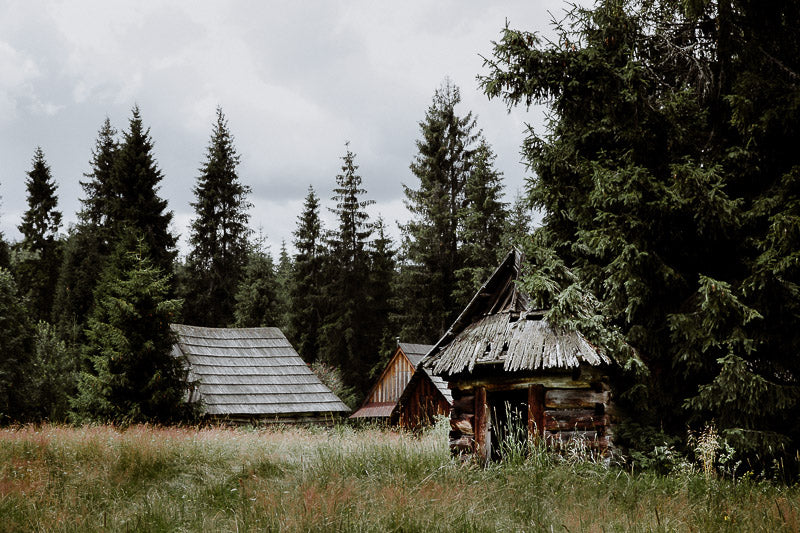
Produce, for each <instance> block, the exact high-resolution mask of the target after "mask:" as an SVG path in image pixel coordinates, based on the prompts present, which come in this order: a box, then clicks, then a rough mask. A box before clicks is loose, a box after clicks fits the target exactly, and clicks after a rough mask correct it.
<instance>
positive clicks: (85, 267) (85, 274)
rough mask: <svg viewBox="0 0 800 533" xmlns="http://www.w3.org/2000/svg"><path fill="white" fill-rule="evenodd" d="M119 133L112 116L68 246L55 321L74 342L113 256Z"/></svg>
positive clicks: (93, 162)
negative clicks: (112, 215)
mask: <svg viewBox="0 0 800 533" xmlns="http://www.w3.org/2000/svg"><path fill="white" fill-rule="evenodd" d="M116 135H117V132H116V130H115V129H114V128H113V127H112V126H111V121H110V120H109V119H108V118H106V119H105V121H104V122H103V125H102V127H101V128H100V131H99V132H98V134H97V140H96V141H95V147H94V150H93V151H92V158H91V160H90V163H89V164H90V167H91V170H90V171H89V172H88V173H86V174H84V176H85V177H86V178H88V179H87V181H85V182H81V187H82V188H83V192H84V197H83V198H81V199H80V201H81V204H82V206H83V207H82V209H81V210H80V211H79V212H78V224H77V225H76V226H75V227H74V228H71V230H70V232H69V235H68V236H67V239H66V241H65V243H64V249H63V259H62V263H61V266H60V270H59V274H58V283H57V284H56V289H55V291H56V292H55V296H54V302H53V313H52V322H53V324H55V325H56V329H57V331H58V334H59V336H60V337H61V338H62V339H64V340H66V341H68V342H70V343H71V344H74V343H76V342H82V337H81V333H82V331H83V329H84V326H85V322H86V318H87V317H88V314H89V312H90V310H91V307H92V301H93V296H92V295H93V293H94V289H95V287H96V286H97V282H98V280H99V279H100V273H101V272H102V271H103V267H104V265H105V262H106V260H107V259H108V256H109V254H110V241H111V234H110V230H109V224H110V209H111V203H112V200H113V191H112V188H111V183H112V178H111V173H112V170H113V167H114V157H115V155H116V152H117V149H118V143H117V141H116Z"/></svg>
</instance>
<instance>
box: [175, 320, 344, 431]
mask: <svg viewBox="0 0 800 533" xmlns="http://www.w3.org/2000/svg"><path fill="white" fill-rule="evenodd" d="M171 327H172V331H173V332H174V333H175V335H176V337H177V342H176V344H175V345H174V346H173V349H172V350H173V355H174V356H176V357H181V358H183V359H184V360H185V361H186V362H187V364H188V367H189V377H188V380H189V383H192V384H193V385H192V388H191V389H190V392H189V400H190V401H200V402H202V407H203V411H204V413H205V415H206V416H207V417H208V418H211V419H217V420H224V421H230V422H237V423H247V422H287V423H288V422H331V421H332V420H333V419H334V418H336V417H339V416H343V415H345V414H347V413H349V412H350V409H349V408H348V407H347V406H346V405H345V404H344V403H342V401H341V400H340V399H339V398H338V397H337V396H336V395H335V394H334V393H333V392H331V390H330V389H329V388H328V387H326V386H325V385H324V384H323V383H322V382H321V381H320V380H319V378H318V377H317V375H316V374H314V373H313V372H312V371H311V369H310V368H309V367H308V365H307V364H306V363H305V362H304V361H303V360H302V359H301V358H300V356H299V355H297V352H295V350H294V348H293V347H292V345H291V344H290V343H289V341H288V340H287V339H286V337H285V336H284V335H283V333H282V332H281V330H279V329H278V328H205V327H197V326H185V325H182V324H172V326H171Z"/></svg>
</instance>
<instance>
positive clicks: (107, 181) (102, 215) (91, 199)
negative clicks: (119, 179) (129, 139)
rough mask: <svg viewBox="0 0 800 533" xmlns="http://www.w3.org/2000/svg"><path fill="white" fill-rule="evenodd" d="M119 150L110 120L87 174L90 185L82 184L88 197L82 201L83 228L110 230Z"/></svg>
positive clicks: (101, 134) (104, 129) (103, 131)
mask: <svg viewBox="0 0 800 533" xmlns="http://www.w3.org/2000/svg"><path fill="white" fill-rule="evenodd" d="M118 149H119V143H118V142H117V130H115V129H114V127H113V126H111V120H110V119H109V118H108V117H106V119H105V120H104V121H103V125H102V126H101V127H100V131H98V132H97V140H96V141H95V146H94V149H93V150H92V159H91V161H90V165H91V171H90V172H88V173H86V174H84V177H86V178H88V180H87V181H82V182H81V187H82V188H83V194H84V197H83V198H81V204H82V206H83V207H82V209H81V210H80V211H79V212H78V221H79V223H80V224H81V225H83V226H89V227H93V228H106V227H108V224H109V217H110V212H111V207H112V202H113V197H114V190H113V189H112V173H113V170H114V158H115V156H116V154H117V150H118Z"/></svg>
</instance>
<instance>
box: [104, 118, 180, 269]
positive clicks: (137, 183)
mask: <svg viewBox="0 0 800 533" xmlns="http://www.w3.org/2000/svg"><path fill="white" fill-rule="evenodd" d="M128 127H129V129H128V131H126V132H124V134H123V140H122V143H121V144H120V146H119V149H118V150H117V152H116V156H115V157H114V166H113V168H112V170H111V183H110V189H111V201H110V205H109V210H108V211H109V226H110V229H111V233H112V234H113V238H114V239H115V240H116V239H122V238H124V237H123V235H124V234H125V233H127V232H129V231H134V232H137V233H139V234H141V235H142V236H143V237H144V239H145V242H146V244H147V249H148V250H149V253H151V254H152V257H153V261H154V265H155V266H156V267H158V268H160V269H162V270H163V271H164V272H171V271H172V266H173V265H172V262H173V261H174V259H175V255H176V251H175V242H176V239H175V237H174V236H173V235H172V234H171V233H170V230H169V226H170V223H171V222H172V212H171V211H167V201H166V200H164V199H162V198H161V197H159V196H158V189H159V183H161V180H162V179H163V176H162V174H161V171H160V170H159V169H158V166H157V164H156V161H155V158H154V156H153V141H152V139H151V138H150V130H149V129H145V128H144V125H143V124H142V118H141V115H140V113H139V108H138V106H134V108H133V110H132V112H131V118H130V120H129V123H128Z"/></svg>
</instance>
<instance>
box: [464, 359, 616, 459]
mask: <svg viewBox="0 0 800 533" xmlns="http://www.w3.org/2000/svg"><path fill="white" fill-rule="evenodd" d="M601 378H602V376H599V375H595V376H593V379H591V380H587V379H586V377H585V376H584V378H583V379H581V378H578V377H575V378H574V379H572V378H570V377H569V376H563V377H559V376H556V377H553V376H548V377H546V378H543V379H537V378H536V377H528V378H524V379H517V380H513V379H509V377H508V376H504V377H503V380H502V381H499V380H498V381H494V380H491V379H487V378H484V379H481V380H480V381H477V380H474V381H462V382H451V383H450V388H451V390H452V392H453V399H454V402H453V407H452V409H451V411H450V451H451V453H452V454H453V455H458V456H461V457H469V456H474V457H475V458H477V459H478V460H480V461H482V462H484V461H486V460H488V457H489V456H490V453H491V452H490V450H489V449H488V448H489V446H490V445H491V438H490V435H489V431H490V430H491V428H490V423H489V420H488V412H489V407H490V406H489V404H488V403H487V391H503V390H516V389H521V388H527V389H528V433H529V438H536V437H538V438H544V440H545V442H546V443H547V444H548V445H549V446H551V447H552V448H554V449H555V450H564V449H566V448H568V447H570V446H573V447H574V446H579V447H581V448H584V449H586V450H589V451H591V452H592V453H601V454H605V453H607V452H609V451H610V449H611V447H612V437H613V425H614V422H615V420H614V419H613V416H612V414H611V393H610V391H609V388H608V385H607V383H606V381H605V380H604V379H601ZM565 384H566V386H563V385H565ZM489 397H491V392H490V394H489ZM490 401H491V400H490Z"/></svg>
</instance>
